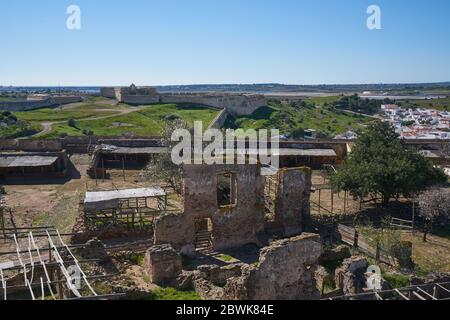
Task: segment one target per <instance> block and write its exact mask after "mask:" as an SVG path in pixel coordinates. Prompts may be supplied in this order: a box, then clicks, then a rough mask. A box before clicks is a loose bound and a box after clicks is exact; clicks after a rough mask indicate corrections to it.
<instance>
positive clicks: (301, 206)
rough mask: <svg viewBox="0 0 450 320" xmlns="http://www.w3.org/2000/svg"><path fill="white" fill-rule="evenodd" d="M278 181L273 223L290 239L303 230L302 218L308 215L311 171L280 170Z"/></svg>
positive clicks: (296, 169)
mask: <svg viewBox="0 0 450 320" xmlns="http://www.w3.org/2000/svg"><path fill="white" fill-rule="evenodd" d="M278 181H279V183H278V192H277V197H276V200H275V217H274V218H275V219H274V220H275V221H274V222H275V223H277V224H279V225H280V226H281V227H282V229H283V236H286V237H290V236H293V235H296V234H299V233H301V232H302V231H303V230H304V225H303V224H304V222H305V221H304V220H305V219H304V218H307V217H309V215H310V204H309V200H310V193H311V169H309V168H304V167H302V168H291V169H281V170H280V171H279V172H278Z"/></svg>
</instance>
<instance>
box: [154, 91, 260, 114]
mask: <svg viewBox="0 0 450 320" xmlns="http://www.w3.org/2000/svg"><path fill="white" fill-rule="evenodd" d="M160 102H162V103H197V104H203V105H206V106H211V107H215V108H219V109H225V110H227V112H228V113H229V114H231V115H233V116H247V115H251V114H252V113H253V112H255V111H256V110H258V109H259V108H261V107H264V106H267V101H266V99H265V98H264V96H263V95H247V94H223V95H220V94H200V93H182V94H162V95H160Z"/></svg>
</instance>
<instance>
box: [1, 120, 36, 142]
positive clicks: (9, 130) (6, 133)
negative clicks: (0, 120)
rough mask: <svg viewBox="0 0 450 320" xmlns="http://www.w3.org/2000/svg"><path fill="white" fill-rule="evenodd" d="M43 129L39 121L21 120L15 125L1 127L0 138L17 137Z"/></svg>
mask: <svg viewBox="0 0 450 320" xmlns="http://www.w3.org/2000/svg"><path fill="white" fill-rule="evenodd" d="M41 130H42V126H41V125H40V124H38V123H30V122H28V121H20V122H19V123H17V124H15V125H8V126H7V127H0V138H2V139H16V138H21V137H24V136H29V135H33V134H36V133H38V132H39V131H41Z"/></svg>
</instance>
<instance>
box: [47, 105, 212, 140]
mask: <svg viewBox="0 0 450 320" xmlns="http://www.w3.org/2000/svg"><path fill="white" fill-rule="evenodd" d="M217 114H218V110H216V109H213V108H209V107H204V106H195V105H178V104H162V105H153V106H149V107H147V108H145V109H144V110H141V111H135V112H131V113H128V114H125V115H118V116H114V117H111V118H107V119H97V120H79V121H77V122H76V126H77V128H78V129H75V128H72V127H69V126H68V125H67V124H66V123H64V124H56V125H54V126H53V130H52V131H51V132H50V133H49V134H47V135H45V136H40V138H54V137H58V136H60V135H61V134H63V133H67V134H69V135H82V134H83V133H82V131H83V130H85V129H86V130H92V131H93V132H94V134H95V135H101V136H106V135H109V136H116V135H122V134H124V133H131V134H134V135H139V136H151V135H158V134H159V133H160V132H161V129H162V128H163V126H164V119H165V118H166V117H167V116H170V115H176V116H178V117H180V118H182V119H184V120H185V121H187V122H188V123H189V124H191V125H193V123H194V121H197V120H198V121H203V125H204V127H206V126H208V125H209V124H210V123H211V121H212V120H213V119H214V118H215V117H216V115H217Z"/></svg>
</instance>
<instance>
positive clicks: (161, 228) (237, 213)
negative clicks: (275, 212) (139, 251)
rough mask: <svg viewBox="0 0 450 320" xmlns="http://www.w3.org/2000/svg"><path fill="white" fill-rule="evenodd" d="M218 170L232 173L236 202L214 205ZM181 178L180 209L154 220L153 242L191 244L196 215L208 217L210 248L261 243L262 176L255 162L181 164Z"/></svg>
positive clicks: (262, 231)
mask: <svg viewBox="0 0 450 320" xmlns="http://www.w3.org/2000/svg"><path fill="white" fill-rule="evenodd" d="M222 173H233V174H235V177H236V185H237V190H236V195H237V202H236V205H230V206H227V207H219V205H218V202H217V176H218V175H219V174H222ZM183 178H184V212H183V213H182V214H180V215H168V216H164V217H163V218H160V219H158V220H157V221H156V223H155V244H164V243H170V244H172V245H174V246H175V247H178V248H180V247H181V246H184V247H186V246H193V245H194V241H195V228H194V221H195V219H197V218H209V219H211V221H212V225H213V230H212V242H213V248H214V250H221V249H226V248H233V247H239V246H242V245H245V244H249V243H254V244H261V243H262V239H261V237H262V236H263V234H264V221H265V217H264V179H263V177H262V176H261V175H260V167H259V166H258V165H185V166H184V167H183Z"/></svg>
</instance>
